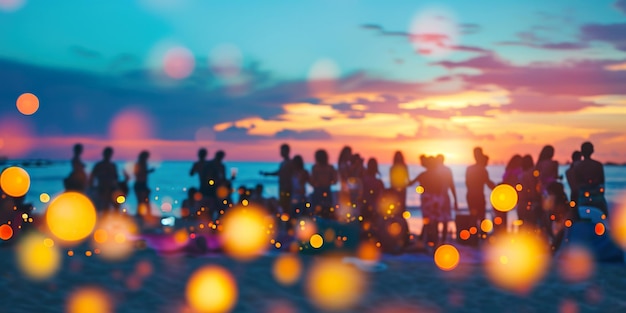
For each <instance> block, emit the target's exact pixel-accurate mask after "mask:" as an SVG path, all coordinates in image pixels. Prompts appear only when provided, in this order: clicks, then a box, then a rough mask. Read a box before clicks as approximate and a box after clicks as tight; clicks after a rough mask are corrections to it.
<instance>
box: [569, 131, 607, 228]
mask: <svg viewBox="0 0 626 313" xmlns="http://www.w3.org/2000/svg"><path fill="white" fill-rule="evenodd" d="M580 152H581V153H582V155H583V160H582V161H580V163H578V164H577V165H576V167H575V168H574V171H575V174H576V184H577V186H578V188H579V200H578V203H579V204H580V205H589V206H594V207H597V208H598V209H600V210H601V211H602V213H604V214H605V215H606V217H607V218H608V216H609V210H608V205H607V203H606V199H605V198H604V192H605V190H604V167H603V166H602V163H600V162H598V161H596V160H594V159H592V158H591V155H592V154H593V152H594V151H593V144H591V142H588V141H587V142H585V143H583V144H582V146H581V147H580Z"/></svg>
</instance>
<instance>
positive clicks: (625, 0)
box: [613, 0, 626, 15]
mask: <svg viewBox="0 0 626 313" xmlns="http://www.w3.org/2000/svg"><path fill="white" fill-rule="evenodd" d="M613 7H614V8H615V9H617V10H618V11H620V12H622V13H623V14H625V15H626V0H617V1H615V3H614V4H613Z"/></svg>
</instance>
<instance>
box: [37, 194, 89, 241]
mask: <svg viewBox="0 0 626 313" xmlns="http://www.w3.org/2000/svg"><path fill="white" fill-rule="evenodd" d="M46 224H47V225H48V228H49V229H50V231H51V232H52V234H54V235H55V236H56V237H57V238H59V239H61V240H64V241H68V242H75V241H79V240H82V239H84V238H86V237H87V236H89V234H91V232H92V231H93V229H94V226H95V225H96V208H95V207H94V205H93V203H91V200H89V198H87V196H85V195H83V194H82V193H78V192H64V193H62V194H60V195H59V196H57V197H56V198H55V199H54V200H52V202H50V205H49V206H48V209H47V210H46Z"/></svg>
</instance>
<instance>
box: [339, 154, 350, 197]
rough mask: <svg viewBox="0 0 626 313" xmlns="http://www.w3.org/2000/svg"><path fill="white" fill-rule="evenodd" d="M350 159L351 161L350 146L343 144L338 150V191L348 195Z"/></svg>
mask: <svg viewBox="0 0 626 313" xmlns="http://www.w3.org/2000/svg"><path fill="white" fill-rule="evenodd" d="M351 161H352V148H351V147H350V146H344V147H343V148H342V149H341V152H339V160H338V161H337V172H338V176H339V183H340V186H339V187H340V188H339V193H340V194H343V195H345V196H346V198H347V197H348V195H349V194H350V191H349V190H348V178H350V176H351V170H350V168H351V164H350V163H351Z"/></svg>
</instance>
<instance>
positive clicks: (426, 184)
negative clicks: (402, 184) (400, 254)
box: [410, 155, 443, 245]
mask: <svg viewBox="0 0 626 313" xmlns="http://www.w3.org/2000/svg"><path fill="white" fill-rule="evenodd" d="M420 163H421V165H422V167H424V169H426V170H425V171H424V172H422V173H420V174H419V175H417V177H415V178H414V179H413V180H411V182H410V184H411V185H413V184H415V183H416V182H418V183H419V186H421V187H422V189H421V193H420V202H421V211H422V218H423V224H422V231H421V235H420V236H421V237H422V239H423V240H424V241H425V242H426V243H427V244H429V245H437V244H438V241H439V234H438V230H437V225H438V216H437V215H438V211H439V209H440V207H441V204H442V202H443V200H442V198H443V197H442V196H441V190H442V188H441V185H440V184H439V182H438V177H437V172H436V168H435V159H434V158H433V157H430V156H428V157H427V156H425V155H420Z"/></svg>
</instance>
